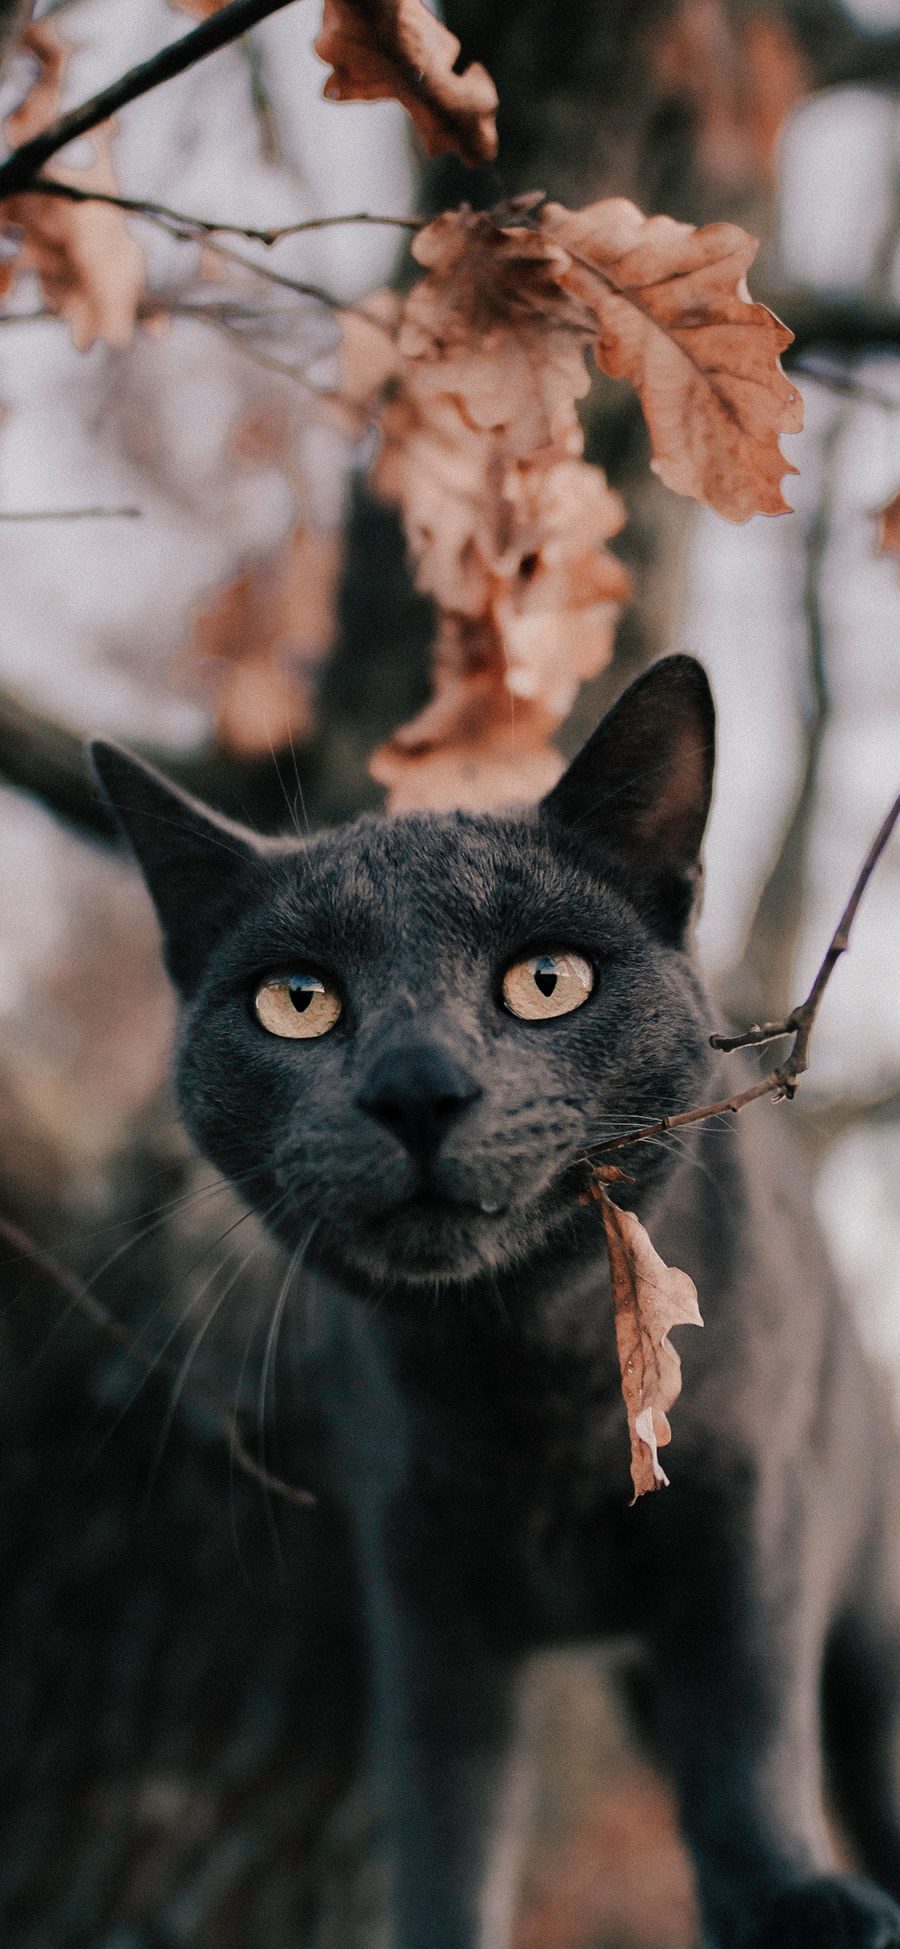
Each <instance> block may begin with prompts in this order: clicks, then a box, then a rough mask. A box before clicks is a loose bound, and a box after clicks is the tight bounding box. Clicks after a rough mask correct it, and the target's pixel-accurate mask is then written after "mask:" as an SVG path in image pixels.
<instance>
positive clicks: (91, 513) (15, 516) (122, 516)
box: [0, 508, 143, 521]
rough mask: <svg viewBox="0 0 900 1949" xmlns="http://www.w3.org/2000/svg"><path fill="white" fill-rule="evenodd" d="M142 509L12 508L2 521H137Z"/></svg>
mask: <svg viewBox="0 0 900 1949" xmlns="http://www.w3.org/2000/svg"><path fill="white" fill-rule="evenodd" d="M142 513H143V509H142V508H10V509H0V521H137V520H139V518H140V516H141V515H142Z"/></svg>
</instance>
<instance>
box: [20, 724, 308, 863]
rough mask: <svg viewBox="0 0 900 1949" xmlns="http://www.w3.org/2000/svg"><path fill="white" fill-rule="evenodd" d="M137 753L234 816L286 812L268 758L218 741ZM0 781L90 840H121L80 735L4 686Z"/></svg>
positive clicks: (143, 748) (144, 749)
mask: <svg viewBox="0 0 900 1949" xmlns="http://www.w3.org/2000/svg"><path fill="white" fill-rule="evenodd" d="M140 752H141V755H142V756H143V757H144V758H146V759H148V760H149V762H150V763H151V764H154V765H159V766H161V767H162V768H163V769H164V770H165V772H166V774H167V775H168V777H170V778H172V779H174V780H175V782H176V783H177V784H179V785H182V786H184V788H185V790H186V791H188V792H194V793H196V795H197V797H198V798H202V799H209V800H210V801H211V802H212V803H213V804H214V805H216V806H218V808H219V810H220V811H222V812H226V813H228V814H229V815H230V816H232V817H234V818H238V819H240V818H244V819H246V817H247V805H248V803H250V804H252V805H253V807H254V810H255V811H257V812H258V813H259V815H260V817H262V818H263V819H264V820H268V819H269V817H270V816H271V822H272V824H273V825H274V824H276V823H277V820H278V817H279V813H281V814H282V815H283V812H284V798H283V792H282V788H281V786H280V783H279V780H278V773H277V768H276V766H275V765H273V763H272V760H271V759H270V758H269V757H266V758H264V759H262V758H253V759H237V758H233V757H230V756H227V755H225V754H223V753H221V752H219V751H217V750H216V748H215V746H209V747H206V748H205V749H202V750H200V751H194V752H191V753H189V754H188V755H187V756H185V755H184V754H177V753H172V752H171V751H168V750H166V751H161V750H154V749H152V748H148V747H147V746H146V745H142V746H141V747H140ZM0 780H2V781H3V782H4V783H6V784H7V785H12V786H14V787H16V788H17V789H18V790H19V791H23V792H30V793H32V794H33V796H34V797H35V798H37V799H38V800H40V802H41V804H43V805H45V806H46V807H47V809H48V811H50V812H53V813H54V814H55V815H56V816H57V818H61V819H64V820H65V822H66V823H67V825H70V826H74V827H76V828H77V829H78V830H80V831H81V832H83V833H87V834H89V835H90V836H91V838H94V839H102V840H105V841H106V842H107V843H108V844H114V845H118V844H119V843H120V837H121V836H120V834H119V832H118V830H117V828H116V826H115V825H114V823H113V820H112V818H111V817H110V814H109V813H108V811H107V809H106V807H105V805H103V804H102V803H101V801H100V798H99V796H98V794H97V790H96V787H95V785H94V780H93V777H92V774H91V770H90V767H89V765H88V761H87V756H86V753H85V746H84V741H83V739H82V738H81V737H80V736H79V734H78V733H77V732H75V731H72V730H70V728H69V727H68V725H65V724H60V723H59V722H58V720H57V719H55V718H53V717H50V716H49V715H47V714H45V713H44V712H43V711H40V710H36V709H35V708H34V707H33V706H32V705H30V704H26V703H23V702H22V700H21V699H20V698H18V697H15V696H13V694H12V692H10V691H7V690H0Z"/></svg>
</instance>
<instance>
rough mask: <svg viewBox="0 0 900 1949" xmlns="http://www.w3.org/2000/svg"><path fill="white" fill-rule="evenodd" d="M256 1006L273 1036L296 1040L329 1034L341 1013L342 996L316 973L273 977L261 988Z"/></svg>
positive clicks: (260, 1019)
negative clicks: (288, 1037)
mask: <svg viewBox="0 0 900 1949" xmlns="http://www.w3.org/2000/svg"><path fill="white" fill-rule="evenodd" d="M253 1006H254V1008H255V1010H256V1019H257V1021H258V1022H261V1023H262V1026H263V1028H264V1029H268V1031H269V1034H270V1035H283V1036H290V1037H291V1038H292V1039H293V1040H294V1041H309V1040H310V1038H311V1037H312V1036H316V1035H327V1033H328V1030H329V1029H333V1028H334V1025H335V1022H336V1021H337V1019H338V1016H339V1015H340V1013H341V1001H340V996H339V995H336V994H335V992H334V989H333V988H329V987H328V985H327V983H326V982H324V981H321V980H320V979H319V976H318V975H314V974H286V975H273V976H272V977H271V979H270V980H269V981H264V982H263V983H262V985H261V987H259V988H257V990H256V994H255V996H254V998H253Z"/></svg>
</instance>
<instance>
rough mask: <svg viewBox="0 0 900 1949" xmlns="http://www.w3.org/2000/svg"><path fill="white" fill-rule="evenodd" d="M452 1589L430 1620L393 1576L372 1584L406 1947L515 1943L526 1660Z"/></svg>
mask: <svg viewBox="0 0 900 1949" xmlns="http://www.w3.org/2000/svg"><path fill="white" fill-rule="evenodd" d="M446 1596H447V1599H448V1601H446V1602H445V1604H444V1605H443V1607H442V1615H441V1616H440V1618H436V1617H434V1616H432V1617H431V1618H430V1619H429V1620H428V1621H427V1622H426V1621H425V1620H423V1619H422V1618H420V1617H419V1618H416V1617H414V1616H413V1615H412V1612H411V1610H410V1608H409V1607H408V1605H407V1603H406V1601H405V1599H404V1598H403V1597H402V1596H400V1595H399V1594H398V1592H397V1591H396V1590H395V1589H391V1588H390V1587H389V1585H388V1584H387V1583H386V1582H385V1581H384V1580H382V1581H381V1587H380V1588H376V1589H375V1590H370V1616H371V1617H372V1621H373V1656H374V1666H375V1672H374V1677H375V1699H376V1715H375V1735H376V1747H377V1752H378V1759H379V1761H380V1769H381V1773H382V1778H383V1781H384V1788H385V1793H386V1799H387V1808H388V1817H389V1825H390V1830H391V1838H392V1843H393V1852H394V1863H395V1903H394V1912H395V1916H396V1949H507V1945H508V1943H509V1939H510V1932H511V1927H512V1919H513V1908H514V1900H515V1892H516V1884H517V1870H518V1858H519V1850H520V1842H521V1837H522V1832H523V1828H524V1824H525V1816H526V1812H527V1802H528V1797H529V1795H528V1784H529V1766H528V1759H527V1754H526V1751H525V1748H524V1745H523V1743H522V1742H520V1741H519V1740H518V1739H517V1736H516V1735H517V1730H518V1728H517V1719H518V1712H517V1704H518V1695H519V1683H518V1679H519V1671H518V1667H517V1665H516V1664H513V1663H510V1662H508V1661H506V1660H501V1659H498V1657H497V1656H496V1655H494V1654H492V1653H491V1652H490V1651H489V1650H488V1649H487V1647H486V1646H485V1645H484V1644H483V1643H482V1641H481V1639H480V1636H479V1633H478V1630H477V1628H476V1627H474V1626H473V1622H472V1619H471V1617H467V1616H465V1615H464V1614H463V1613H462V1611H461V1610H457V1609H456V1608H455V1606H454V1604H453V1601H452V1596H451V1594H450V1593H447V1594H446Z"/></svg>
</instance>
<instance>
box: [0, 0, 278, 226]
mask: <svg viewBox="0 0 900 1949" xmlns="http://www.w3.org/2000/svg"><path fill="white" fill-rule="evenodd" d="M291 4H292V0H231V4H230V6H227V7H222V8H221V9H220V11H219V12H218V13H216V14H212V15H211V17H210V19H209V20H204V21H201V23H200V25H199V27H194V28H192V30H191V32H190V33H189V34H183V35H182V36H181V38H180V39H179V40H177V41H173V42H171V43H170V45H169V46H168V47H163V48H160V50H159V53H158V54H154V55H151V57H150V60H149V61H142V62H141V63H140V65H139V66H138V67H136V68H129V69H128V71H127V73H126V74H123V75H120V76H119V79H118V81H114V82H112V83H111V85H110V87H108V88H103V89H101V91H100V93H99V94H97V95H91V96H90V98H89V100H88V101H86V102H82V103H81V106H80V107H79V108H73V109H70V110H69V113H68V114H67V115H61V116H60V117H59V119H58V120H57V121H55V122H51V124H50V127H49V128H46V129H42V130H41V132H40V134H39V135H35V136H32V138H31V140H30V142H23V143H22V144H21V145H20V147H19V148H18V149H14V150H13V152H12V155H11V156H8V157H7V160H6V162H4V163H2V164H0V198H3V197H7V196H14V195H16V194H18V192H19V191H20V190H23V189H27V188H29V187H30V185H31V182H32V179H33V178H34V177H35V176H36V175H37V172H38V170H39V169H41V168H43V165H44V163H45V162H48V161H49V159H50V157H51V156H55V155H56V153H57V150H59V149H64V148H65V147H66V144H67V143H69V142H74V140H75V138H76V136H79V135H87V134H88V132H89V130H90V129H95V128H97V127H98V125H99V123H101V122H106V121H108V120H109V117H110V116H111V115H115V114H116V113H117V111H118V110H119V109H120V108H124V107H125V105H126V103H127V102H132V101H137V99H138V98H139V96H141V95H146V94H148V93H149V92H150V89H151V88H158V87H159V86H160V83H161V82H163V81H171V80H172V78H173V77H174V76H175V75H177V74H183V73H184V71H185V69H186V68H192V67H194V66H195V65H196V63H197V62H198V61H202V60H204V59H205V57H206V55H207V54H214V53H215V52H216V50H217V49H218V48H220V47H225V46H226V45H227V43H228V42H229V41H233V40H236V39H237V37H238V35H239V34H244V33H246V32H247V29H248V28H250V27H255V26H256V24H257V22H258V21H260V20H265V19H266V18H267V17H268V15H269V14H274V13H278V12H279V11H280V9H281V8H282V7H287V6H290V5H291Z"/></svg>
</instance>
